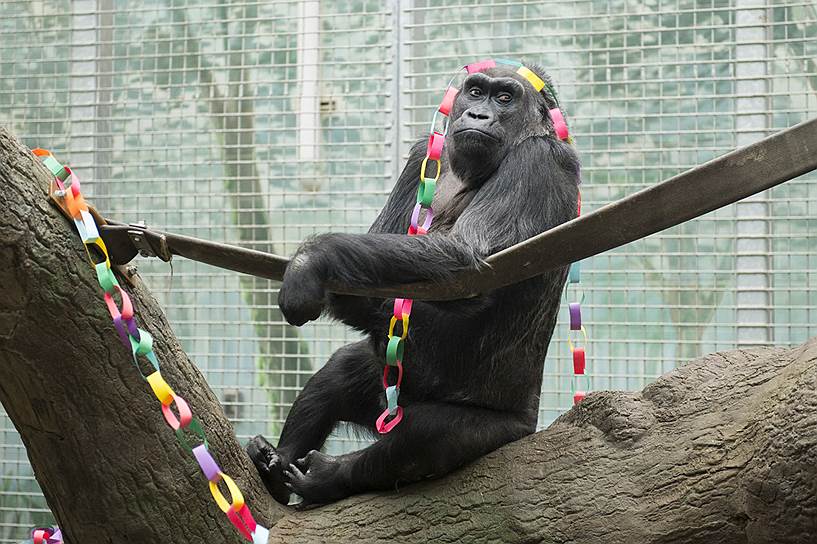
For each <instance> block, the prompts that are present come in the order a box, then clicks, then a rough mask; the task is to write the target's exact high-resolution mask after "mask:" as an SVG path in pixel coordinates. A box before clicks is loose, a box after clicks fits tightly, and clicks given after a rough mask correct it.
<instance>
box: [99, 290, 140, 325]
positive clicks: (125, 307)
mask: <svg viewBox="0 0 817 544" xmlns="http://www.w3.org/2000/svg"><path fill="white" fill-rule="evenodd" d="M114 289H116V291H117V292H118V293H119V296H120V297H122V310H121V311H120V309H119V308H118V307H117V305H116V301H115V300H114V299H113V295H111V294H110V293H105V294H104V295H103V296H104V298H105V305H106V306H107V307H108V313H110V314H111V317H112V318H113V319H116V318H117V317H121V318H122V319H124V320H128V319H131V318H133V303H132V302H131V300H130V297H129V296H128V294H127V293H126V292H125V291H124V290H123V289H122V288H121V287H119V286H118V285H114Z"/></svg>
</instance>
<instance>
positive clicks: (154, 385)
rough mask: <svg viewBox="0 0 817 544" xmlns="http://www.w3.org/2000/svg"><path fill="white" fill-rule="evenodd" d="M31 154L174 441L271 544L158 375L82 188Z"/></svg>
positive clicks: (229, 507)
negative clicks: (142, 362) (48, 176)
mask: <svg viewBox="0 0 817 544" xmlns="http://www.w3.org/2000/svg"><path fill="white" fill-rule="evenodd" d="M33 152H34V154H35V155H36V156H38V157H40V158H41V159H42V162H43V165H44V166H45V167H46V168H48V169H49V170H50V171H51V173H52V174H53V175H54V180H53V181H52V184H51V195H52V197H54V199H55V201H57V203H58V204H59V205H60V207H61V208H62V209H63V210H64V211H66V212H67V213H68V214H69V215H70V216H71V218H72V219H73V221H74V225H75V226H76V228H77V232H79V235H80V238H82V243H83V244H84V246H85V252H86V253H87V255H88V260H89V261H90V263H91V266H93V267H94V269H95V270H96V275H97V280H98V281H99V285H100V287H102V290H103V292H104V293H103V298H104V300H105V305H106V306H107V307H108V312H109V313H110V314H111V318H112V319H113V324H114V327H115V328H116V331H117V333H119V338H120V340H122V343H123V344H124V345H125V347H127V348H128V349H130V351H131V354H132V355H133V364H134V366H136V369H137V370H138V371H139V374H140V375H141V376H142V378H144V379H145V381H147V383H148V385H150V388H151V390H152V391H153V394H154V395H156V398H157V399H159V402H160V403H161V405H162V415H163V416H164V418H165V421H166V422H167V424H168V426H169V427H170V428H171V429H173V430H174V431H175V433H176V439H177V440H178V442H179V443H180V444H181V445H182V446H183V447H184V448H185V449H186V450H187V451H189V452H190V453H192V454H193V456H194V457H195V459H196V461H197V462H198V463H199V466H200V467H201V470H202V472H203V473H204V476H205V477H206V478H207V480H208V481H209V485H210V494H211V495H212V496H213V500H214V501H215V502H216V504H217V505H218V507H219V508H220V509H221V511H222V512H224V513H225V514H226V515H227V518H228V519H229V520H230V523H232V524H233V525H234V526H235V527H236V529H238V531H239V532H240V533H241V535H242V536H243V537H244V538H245V539H246V540H248V541H249V542H252V543H253V544H266V543H267V540H268V539H269V530H268V529H267V528H265V527H262V526H261V525H258V524H257V523H256V522H255V519H254V518H253V516H252V513H250V509H249V507H248V506H247V505H246V504H245V503H244V496H243V495H242V494H241V491H240V490H239V489H238V486H237V485H236V484H235V482H234V481H233V480H232V478H230V477H229V476H227V475H226V474H224V472H222V471H221V468H219V466H218V464H217V463H216V461H215V460H214V459H213V456H212V455H211V454H210V451H209V449H208V443H207V437H206V435H205V433H204V429H203V428H202V426H201V423H200V422H199V421H198V420H197V419H196V418H194V417H193V414H192V412H191V410H190V407H189V406H188V404H187V402H186V401H185V400H184V399H183V398H182V397H180V396H179V395H177V394H176V393H175V392H174V391H173V389H172V388H171V387H170V385H168V383H167V382H166V381H165V379H164V378H163V377H162V374H161V372H160V370H159V360H158V358H157V357H156V354H155V353H154V351H153V337H152V336H151V335H150V334H149V333H148V332H147V331H145V330H143V329H140V328H138V327H137V326H136V318H135V316H134V312H133V304H132V302H131V299H130V297H129V296H128V293H127V292H126V291H125V290H124V289H122V287H121V286H120V285H119V282H118V281H117V279H116V276H114V274H113V271H112V270H111V261H110V258H109V257H108V249H107V248H106V247H105V242H104V241H103V240H102V238H101V237H100V236H99V230H98V229H97V224H96V221H95V220H94V217H93V215H92V214H91V212H90V211H89V208H88V205H87V204H86V203H85V199H84V198H83V197H82V193H81V192H80V183H79V178H78V177H77V175H76V174H75V173H74V172H73V171H72V170H71V169H70V168H69V167H68V166H63V165H62V164H60V163H59V161H57V160H56V159H55V158H54V156H53V155H52V154H51V152H50V151H48V150H45V149H39V148H38V149H34V150H33ZM114 295H119V300H120V301H121V302H120V303H119V304H117V302H116V299H115V298H114ZM139 357H143V358H144V359H146V360H147V361H148V362H149V363H150V364H151V366H152V367H153V368H154V372H152V373H151V374H149V375H148V376H145V375H144V373H143V372H142V369H141V368H140V366H139ZM174 403H175V404H176V410H177V411H178V416H177V415H176V414H174V413H173V410H172V409H171V406H172V405H173V404H174ZM185 431H188V432H192V433H193V434H195V435H196V436H197V437H198V439H199V441H200V443H199V444H198V445H196V446H195V447H193V446H191V445H190V443H189V442H188V441H187V438H186V437H185ZM221 482H224V484H225V485H226V487H227V490H228V492H229V493H230V500H229V501H228V500H227V499H226V498H225V497H224V495H223V494H222V492H221V490H220V489H219V483H221ZM32 538H33V539H34V544H61V543H62V535H61V533H60V531H59V529H57V528H50V529H42V528H40V529H35V530H34V531H33V532H32Z"/></svg>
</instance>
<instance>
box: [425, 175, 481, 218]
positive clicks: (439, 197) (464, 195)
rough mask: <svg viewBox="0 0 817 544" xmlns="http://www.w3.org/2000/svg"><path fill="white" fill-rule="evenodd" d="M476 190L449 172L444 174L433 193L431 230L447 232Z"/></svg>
mask: <svg viewBox="0 0 817 544" xmlns="http://www.w3.org/2000/svg"><path fill="white" fill-rule="evenodd" d="M474 194H476V190H475V189H474V188H472V187H469V186H468V185H466V184H465V183H463V181H462V180H461V179H460V178H459V177H457V176H456V175H454V174H453V173H451V172H445V173H443V175H442V176H440V180H439V181H438V182H437V190H436V191H435V192H434V204H433V207H434V223H433V224H432V225H433V226H432V228H435V230H439V229H441V228H444V229H445V230H449V229H450V228H451V226H452V225H453V224H454V222H455V221H456V220H457V218H458V217H459V216H460V215H462V212H463V211H465V209H466V208H467V207H468V205H469V204H470V203H471V200H472V199H473V198H474Z"/></svg>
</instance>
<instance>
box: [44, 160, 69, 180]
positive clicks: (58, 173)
mask: <svg viewBox="0 0 817 544" xmlns="http://www.w3.org/2000/svg"><path fill="white" fill-rule="evenodd" d="M43 166H45V167H46V168H48V169H49V170H50V171H51V173H52V174H54V177H56V178H59V180H60V181H65V179H66V178H67V177H68V172H67V171H66V170H65V167H64V166H63V165H62V164H60V162H59V161H58V160H57V159H55V158H54V157H52V156H51V155H48V156H47V157H46V158H44V159H43Z"/></svg>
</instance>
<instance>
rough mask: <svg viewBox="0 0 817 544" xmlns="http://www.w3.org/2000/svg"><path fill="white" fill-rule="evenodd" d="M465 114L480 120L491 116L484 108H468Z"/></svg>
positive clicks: (485, 119)
mask: <svg viewBox="0 0 817 544" xmlns="http://www.w3.org/2000/svg"><path fill="white" fill-rule="evenodd" d="M465 115H467V116H468V117H470V118H471V119H479V120H481V121H487V120H489V119H490V118H491V115H490V114H489V113H488V112H487V111H485V110H474V109H470V110H468V111H466V112H465Z"/></svg>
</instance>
